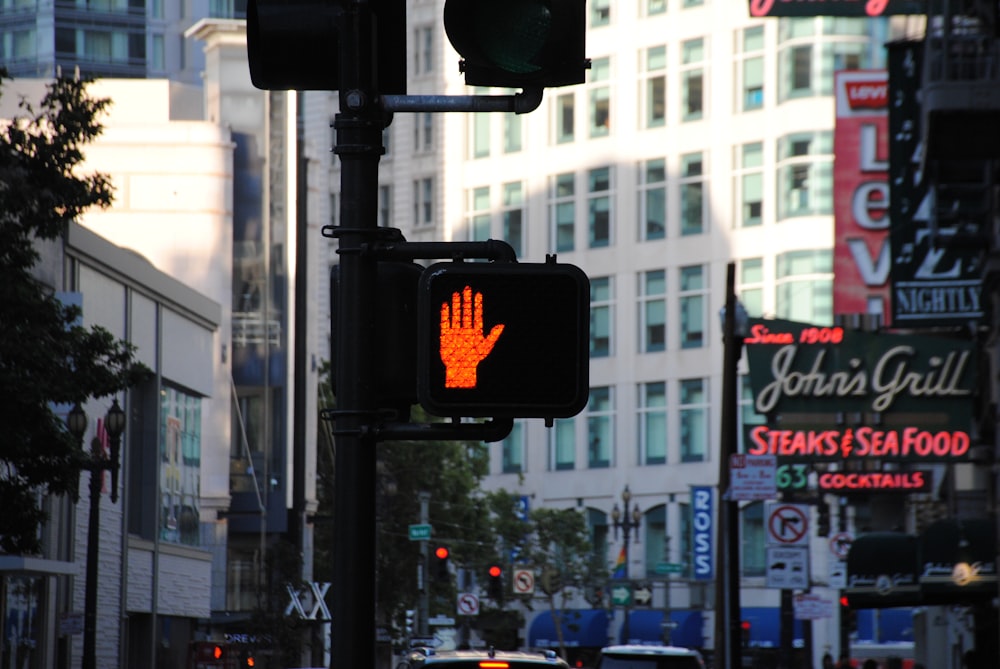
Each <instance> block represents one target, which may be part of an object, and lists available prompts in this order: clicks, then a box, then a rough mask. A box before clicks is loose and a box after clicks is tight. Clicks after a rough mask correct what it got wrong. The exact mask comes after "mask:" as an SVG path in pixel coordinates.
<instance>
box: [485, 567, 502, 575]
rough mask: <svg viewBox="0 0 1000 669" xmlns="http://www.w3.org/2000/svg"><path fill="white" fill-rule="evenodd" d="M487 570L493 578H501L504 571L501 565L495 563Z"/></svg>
mask: <svg viewBox="0 0 1000 669" xmlns="http://www.w3.org/2000/svg"><path fill="white" fill-rule="evenodd" d="M487 572H488V573H489V575H490V577H492V578H499V577H500V574H502V573H503V569H501V568H500V567H499V566H497V565H495V564H491V565H490V568H489V569H488V570H487Z"/></svg>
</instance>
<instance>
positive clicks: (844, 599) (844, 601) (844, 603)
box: [840, 595, 851, 607]
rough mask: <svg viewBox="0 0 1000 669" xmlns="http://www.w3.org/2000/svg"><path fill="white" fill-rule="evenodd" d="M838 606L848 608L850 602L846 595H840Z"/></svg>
mask: <svg viewBox="0 0 1000 669" xmlns="http://www.w3.org/2000/svg"><path fill="white" fill-rule="evenodd" d="M840 605H841V606H843V607H848V606H850V605H851V602H850V600H848V599H847V595H841V597H840Z"/></svg>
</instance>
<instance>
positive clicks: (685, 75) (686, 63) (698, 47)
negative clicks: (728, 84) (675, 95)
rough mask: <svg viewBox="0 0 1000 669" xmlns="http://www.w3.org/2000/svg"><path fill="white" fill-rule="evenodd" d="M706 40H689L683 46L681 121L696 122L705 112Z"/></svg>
mask: <svg viewBox="0 0 1000 669" xmlns="http://www.w3.org/2000/svg"><path fill="white" fill-rule="evenodd" d="M704 60H705V40H704V39H702V38H700V37H699V38H697V39H692V40H687V41H686V42H683V43H682V44H681V87H682V92H681V104H682V113H681V120H683V121H696V120H698V119H700V118H702V116H703V113H704V110H705V91H706V90H707V87H706V84H705V69H704Z"/></svg>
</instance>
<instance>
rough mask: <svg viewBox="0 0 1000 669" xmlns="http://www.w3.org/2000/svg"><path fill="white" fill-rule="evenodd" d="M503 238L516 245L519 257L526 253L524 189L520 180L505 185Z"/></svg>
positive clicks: (515, 249) (502, 215) (502, 214)
mask: <svg viewBox="0 0 1000 669" xmlns="http://www.w3.org/2000/svg"><path fill="white" fill-rule="evenodd" d="M501 217H502V223H503V239H504V241H505V242H507V243H508V244H510V245H511V246H512V247H514V252H515V253H516V254H517V256H518V257H521V256H522V255H524V191H523V188H522V186H521V182H520V181H512V182H511V183H506V184H504V185H503V211H502V213H501Z"/></svg>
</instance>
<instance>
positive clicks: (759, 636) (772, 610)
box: [740, 606, 802, 648]
mask: <svg viewBox="0 0 1000 669" xmlns="http://www.w3.org/2000/svg"><path fill="white" fill-rule="evenodd" d="M740 613H741V615H740V622H741V623H743V622H747V623H750V639H749V645H750V646H753V647H756V648H777V647H779V646H780V645H781V609H780V608H778V607H767V606H744V607H741V608H740ZM792 640H793V642H794V641H801V640H802V621H801V620H796V621H795V625H794V626H793V627H792Z"/></svg>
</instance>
